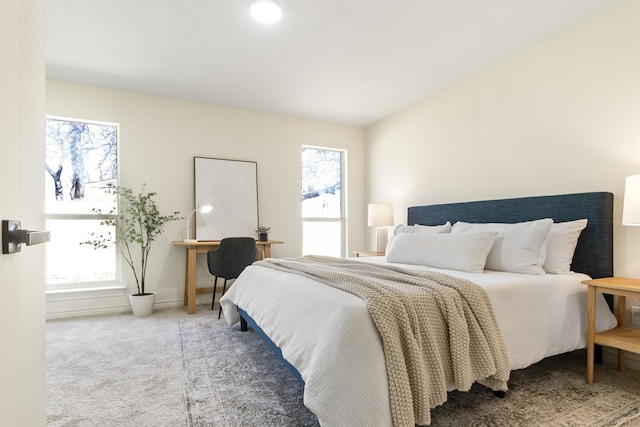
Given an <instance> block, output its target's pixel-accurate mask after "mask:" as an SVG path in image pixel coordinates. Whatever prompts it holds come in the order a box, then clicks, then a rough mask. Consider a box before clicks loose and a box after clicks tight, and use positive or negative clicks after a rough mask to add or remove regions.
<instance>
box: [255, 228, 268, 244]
mask: <svg viewBox="0 0 640 427" xmlns="http://www.w3.org/2000/svg"><path fill="white" fill-rule="evenodd" d="M269 230H271V227H265V226H264V225H261V226H259V227H258V228H257V229H256V233H258V240H259V241H261V242H266V241H267V240H269Z"/></svg>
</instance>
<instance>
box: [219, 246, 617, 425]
mask: <svg viewBox="0 0 640 427" xmlns="http://www.w3.org/2000/svg"><path fill="white" fill-rule="evenodd" d="M362 261H366V262H386V259H385V258H384V257H375V258H366V259H363V260H362ZM399 265H402V266H403V267H405V268H411V269H428V268H427V267H420V266H415V265H404V264H399ZM432 270H437V271H442V272H444V273H447V274H450V275H452V276H457V277H462V278H465V279H468V280H471V281H472V282H474V283H476V284H477V285H479V286H482V287H483V288H484V289H485V290H486V291H487V293H488V295H489V298H490V299H491V302H492V304H493V309H494V312H495V315H496V319H497V321H498V325H499V326H500V330H501V331H502V335H503V338H504V341H505V344H506V347H507V351H508V355H509V362H510V365H511V369H521V368H525V367H527V366H529V365H531V364H533V363H536V362H538V361H540V360H541V359H543V358H545V357H548V356H552V355H555V354H560V353H565V352H567V351H572V350H576V349H579V348H584V347H586V334H587V326H586V312H587V310H586V304H587V292H586V290H587V288H586V286H585V285H582V284H581V283H580V282H581V281H582V280H586V279H588V278H589V277H588V276H586V275H584V274H578V273H571V274H564V275H559V274H544V275H523V274H516V273H505V272H493V271H487V270H485V272H484V273H482V274H474V273H465V272H460V271H453V270H438V269H432ZM597 298H598V299H597V304H596V310H597V315H596V319H597V321H596V331H597V332H598V331H603V330H607V329H610V328H612V327H614V326H615V325H616V319H615V317H614V316H613V314H612V313H611V311H610V310H609V308H608V306H607V304H606V302H605V300H604V298H603V296H602V295H601V294H598V295H597ZM221 304H222V306H223V310H224V315H225V318H226V320H227V323H228V324H229V325H232V324H235V323H236V322H238V321H239V320H240V317H239V315H238V312H237V310H236V308H237V307H240V308H242V309H243V310H245V311H246V312H247V313H248V314H249V315H250V316H251V317H252V318H253V319H254V320H255V322H256V323H257V324H258V325H259V326H260V327H261V328H262V330H263V331H264V332H265V333H266V334H267V335H268V336H269V337H270V338H271V340H272V341H273V342H274V343H275V344H276V345H277V346H278V347H279V348H280V349H281V350H282V354H283V356H284V358H285V359H287V361H289V363H291V364H292V365H293V366H294V367H295V368H296V369H297V370H298V371H299V372H300V375H301V376H302V378H303V380H304V381H305V388H304V404H305V405H306V406H307V407H308V408H309V409H310V410H311V411H313V412H314V413H315V414H316V416H317V417H318V420H319V421H320V424H321V425H324V426H354V425H363V426H391V425H392V422H391V412H390V406H389V395H388V390H387V389H388V385H387V376H386V369H385V363H384V356H383V352H382V343H381V341H380V336H379V334H378V332H377V330H376V328H375V326H374V324H373V322H372V320H371V317H370V316H369V312H368V310H367V307H366V305H365V303H364V301H363V300H362V299H360V298H359V297H357V296H355V295H352V294H349V293H346V292H343V291H340V290H338V289H335V288H333V287H330V286H325V285H323V284H320V283H318V282H315V281H313V280H311V279H307V278H304V277H301V276H298V275H293V274H288V273H282V272H279V271H276V270H272V269H269V268H265V267H259V266H250V267H248V268H247V269H245V271H244V272H243V273H242V274H241V275H240V277H239V278H238V279H237V280H236V281H235V283H234V284H233V285H232V286H231V288H230V289H229V290H228V291H227V293H226V294H225V296H224V297H223V298H222V299H221Z"/></svg>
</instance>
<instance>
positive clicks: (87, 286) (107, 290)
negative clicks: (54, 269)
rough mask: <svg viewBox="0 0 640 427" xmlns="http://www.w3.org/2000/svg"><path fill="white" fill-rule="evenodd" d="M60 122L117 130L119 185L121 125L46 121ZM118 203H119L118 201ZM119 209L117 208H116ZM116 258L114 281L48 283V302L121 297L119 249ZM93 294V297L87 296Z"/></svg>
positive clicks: (60, 216) (52, 216)
mask: <svg viewBox="0 0 640 427" xmlns="http://www.w3.org/2000/svg"><path fill="white" fill-rule="evenodd" d="M49 119H51V120H60V121H68V122H77V123H88V124H93V125H99V126H113V127H115V128H116V150H117V154H116V161H117V174H116V175H117V176H116V181H117V182H116V183H115V185H118V183H119V182H120V124H119V123H112V122H103V121H96V120H86V119H77V118H69V117H60V116H46V120H49ZM116 203H117V201H116ZM116 208H117V207H116ZM110 217H111V218H112V217H114V216H110V215H99V214H92V213H86V214H84V213H82V214H65V213H47V212H46V211H45V219H46V220H68V221H83V220H101V219H107V218H110ZM55 238H57V237H56V236H52V239H55ZM114 256H115V269H116V271H115V274H116V277H115V279H114V280H102V281H82V282H74V283H55V284H50V283H49V282H48V275H47V276H46V278H47V283H46V285H45V293H46V296H47V301H56V300H66V299H69V294H72V293H78V292H80V293H83V294H84V295H81V296H77V297H72V299H78V298H79V299H82V298H86V297H90V296H103V297H105V296H120V295H124V293H125V291H126V289H127V286H126V285H125V284H124V283H123V278H122V259H121V258H122V257H121V256H120V253H119V252H118V251H117V249H116V250H115V252H114ZM87 294H92V295H87Z"/></svg>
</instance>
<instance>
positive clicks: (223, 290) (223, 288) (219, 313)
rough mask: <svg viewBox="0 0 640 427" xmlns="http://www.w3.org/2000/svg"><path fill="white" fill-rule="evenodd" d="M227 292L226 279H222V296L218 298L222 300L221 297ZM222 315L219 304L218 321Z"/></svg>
mask: <svg viewBox="0 0 640 427" xmlns="http://www.w3.org/2000/svg"><path fill="white" fill-rule="evenodd" d="M226 291H227V279H226V278H225V279H224V283H223V285H222V294H221V295H220V298H222V295H224V293H225V292H226ZM221 314H222V304H220V308H219V309H218V319H219V318H220V315H221Z"/></svg>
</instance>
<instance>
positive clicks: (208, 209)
mask: <svg viewBox="0 0 640 427" xmlns="http://www.w3.org/2000/svg"><path fill="white" fill-rule="evenodd" d="M212 210H213V206H211V205H204V206H200V205H198V207H196V208H195V209H194V210H192V211H191V213H190V214H189V215H187V216H186V220H187V233H186V235H187V237H186V238H185V239H184V241H185V242H197V241H198V239H190V238H189V230H190V227H189V218H190V217H191V215H193V214H194V213H196V211H200V213H203V214H205V213H208V212H211V211H212Z"/></svg>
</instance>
